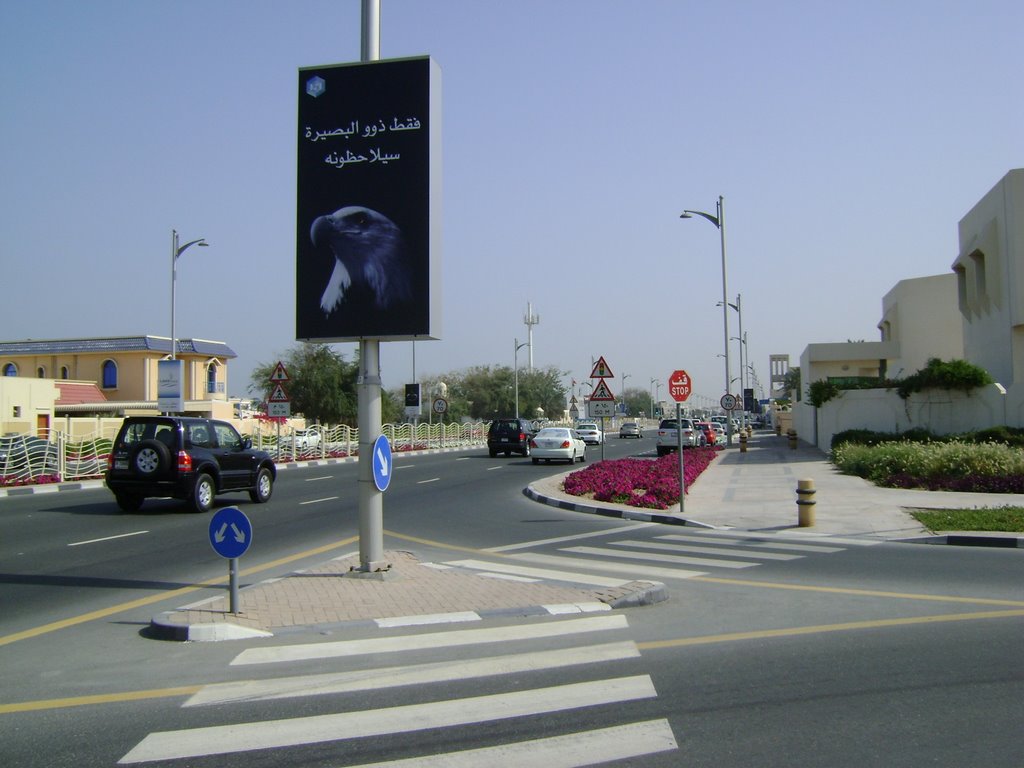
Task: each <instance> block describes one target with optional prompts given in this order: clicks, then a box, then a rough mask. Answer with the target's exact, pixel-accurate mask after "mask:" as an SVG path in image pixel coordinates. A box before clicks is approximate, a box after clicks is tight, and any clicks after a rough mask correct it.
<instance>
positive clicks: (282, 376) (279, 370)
mask: <svg viewBox="0 0 1024 768" xmlns="http://www.w3.org/2000/svg"><path fill="white" fill-rule="evenodd" d="M270 380H271V381H288V371H286V370H285V369H284V363H278V364H277V367H276V368H274V372H273V373H272V374H270Z"/></svg>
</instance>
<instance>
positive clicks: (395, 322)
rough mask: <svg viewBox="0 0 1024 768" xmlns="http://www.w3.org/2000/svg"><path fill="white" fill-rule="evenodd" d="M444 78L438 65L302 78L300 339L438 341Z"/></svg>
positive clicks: (391, 64) (302, 73)
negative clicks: (442, 81)
mask: <svg viewBox="0 0 1024 768" xmlns="http://www.w3.org/2000/svg"><path fill="white" fill-rule="evenodd" d="M440 80H441V76H440V69H439V68H438V66H437V64H436V63H435V62H434V61H432V60H431V59H430V58H429V57H420V58H413V59H394V60H386V61H373V62H365V63H359V64H337V65H331V66H323V67H305V68H303V69H300V70H299V120H298V189H297V215H298V218H297V224H296V247H295V337H296V339H298V340H301V341H358V340H360V339H371V340H373V339H377V340H392V341H398V340H408V339H428V338H439V336H440V324H441V283H440V279H441V247H440V243H441V173H440V168H441V106H440V105H441V86H440Z"/></svg>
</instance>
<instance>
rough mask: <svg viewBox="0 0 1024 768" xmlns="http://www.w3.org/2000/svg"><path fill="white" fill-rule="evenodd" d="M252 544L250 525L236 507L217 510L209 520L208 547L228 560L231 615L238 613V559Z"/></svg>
mask: <svg viewBox="0 0 1024 768" xmlns="http://www.w3.org/2000/svg"><path fill="white" fill-rule="evenodd" d="M251 544H252V523H250V522H249V518H248V517H246V516H245V513H244V512H242V510H240V509H239V508H238V507H224V508H223V509H218V510H217V513H216V514H215V515H214V516H213V518H212V519H211V520H210V545H211V546H212V547H213V551H214V552H216V553H217V554H218V555H220V556H221V557H225V558H227V560H228V584H229V589H230V592H231V613H234V614H237V613H238V558H240V557H241V556H242V555H244V554H245V553H246V551H247V550H248V549H249V545H251Z"/></svg>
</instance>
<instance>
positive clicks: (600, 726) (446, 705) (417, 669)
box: [119, 614, 678, 768]
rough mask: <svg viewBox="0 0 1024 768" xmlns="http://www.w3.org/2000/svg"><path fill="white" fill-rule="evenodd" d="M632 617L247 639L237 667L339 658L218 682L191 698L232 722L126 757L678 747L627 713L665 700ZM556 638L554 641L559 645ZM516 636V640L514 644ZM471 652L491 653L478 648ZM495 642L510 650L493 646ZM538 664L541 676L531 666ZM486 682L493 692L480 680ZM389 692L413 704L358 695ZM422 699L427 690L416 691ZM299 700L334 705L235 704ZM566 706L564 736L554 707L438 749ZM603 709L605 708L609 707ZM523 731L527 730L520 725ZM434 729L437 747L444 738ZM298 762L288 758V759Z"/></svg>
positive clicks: (598, 757) (170, 735) (565, 760)
mask: <svg viewBox="0 0 1024 768" xmlns="http://www.w3.org/2000/svg"><path fill="white" fill-rule="evenodd" d="M628 628H629V624H628V621H627V619H626V617H625V616H622V615H615V614H602V615H600V616H586V617H582V618H568V619H562V618H560V619H548V620H541V621H536V622H532V623H525V624H524V623H516V624H513V625H508V626H491V627H483V628H474V629H458V630H448V631H443V632H429V633H420V634H409V635H403V636H387V637H375V638H370V639H357V640H341V641H327V642H319V643H309V644H300V645H282V646H271V647H262V646H260V647H253V648H249V649H246V650H244V651H243V652H241V653H240V654H238V655H237V656H236V657H235V658H234V659H233V660H232V662H231V666H232V667H239V668H245V669H254V670H256V669H261V670H268V669H269V670H275V669H278V668H280V667H276V666H273V665H287V667H288V669H292V668H294V667H295V666H296V665H301V664H302V662H315V663H316V664H317V665H318V668H322V667H323V665H325V664H332V663H333V664H336V665H338V666H339V667H340V669H338V670H336V671H327V672H324V671H321V672H319V673H317V674H300V675H287V676H279V677H268V678H263V679H253V680H245V681H236V682H226V683H216V684H211V685H207V686H205V687H203V688H202V689H201V690H199V691H198V692H196V693H195V694H194V695H192V697H191V698H190V699H188V700H187V701H185V702H184V703H183V705H182V707H183V708H206V709H208V710H209V711H211V712H212V713H213V715H212V717H216V718H218V719H222V720H224V721H225V722H224V723H223V724H210V725H204V726H202V727H197V728H187V729H179V730H168V731H157V732H153V733H150V734H148V735H147V736H145V737H144V738H143V739H142V740H141V741H140V742H139V743H138V744H136V746H135V747H133V748H132V749H131V750H130V751H129V752H128V753H126V754H125V755H124V757H122V758H121V760H120V761H119V764H120V765H134V764H140V763H149V762H155V761H176V760H181V761H189V760H194V759H198V758H201V757H207V756H217V755H231V754H237V753H244V752H251V751H254V750H271V749H273V750H286V749H299V748H301V747H304V746H306V745H324V744H331V745H333V746H334V749H333V750H332V754H331V757H330V762H329V763H328V764H329V765H331V766H338V767H339V768H340V766H344V765H351V763H348V762H345V756H346V754H349V753H350V752H351V753H352V754H357V753H358V754H360V755H363V756H365V755H366V753H367V742H366V741H365V740H373V741H372V742H371V744H372V746H371V747H370V751H373V750H377V749H379V750H380V752H381V755H382V756H383V757H384V758H385V759H386V758H387V757H388V754H387V753H388V748H389V744H390V741H391V740H392V739H394V738H397V737H400V736H401V735H403V734H406V735H410V734H411V735H412V737H413V738H415V739H416V741H415V747H416V749H417V750H418V751H420V752H421V753H422V754H421V755H418V756H416V757H412V758H409V757H405V756H403V759H401V761H400V763H401V765H403V766H407V767H408V768H412V767H414V766H416V767H419V766H423V767H426V766H455V767H456V768H459V767H460V766H479V765H481V764H485V763H484V761H487V760H489V761H492V762H493V763H495V764H498V765H517V766H544V768H551V767H552V766H554V767H555V768H557V767H558V766H564V768H572V767H574V766H586V765H595V764H598V763H604V762H607V761H610V760H615V759H629V758H638V757H642V756H645V755H652V754H656V753H661V752H669V751H673V750H676V749H677V748H678V745H677V743H676V740H675V736H674V734H673V731H672V728H671V725H670V724H669V722H668V720H667V719H665V718H654V719H651V718H649V717H647V718H645V717H643V716H642V715H641V714H639V713H638V714H636V715H634V716H633V717H630V710H629V705H630V704H631V703H638V702H643V701H649V700H652V699H656V698H657V695H658V694H657V691H656V690H655V687H654V682H653V680H652V679H651V677H650V676H649V675H647V674H643V673H642V672H640V671H638V670H637V668H636V666H635V665H636V663H637V660H638V659H639V658H640V651H639V649H638V648H637V646H636V644H635V643H634V642H633V641H632V640H630V639H623V637H622V634H623V632H624V631H625V630H628ZM552 642H554V643H555V644H556V645H555V647H551V644H552ZM524 643H525V644H526V646H525V647H524V645H523V644H524ZM531 645H543V646H544V647H543V648H542V649H539V648H536V647H530V646H531ZM502 646H506V647H505V648H503V647H502ZM510 647H514V648H515V649H516V650H515V651H514V652H507V651H508V650H510ZM470 649H477V652H480V653H482V654H483V655H480V656H479V657H472V655H470V656H469V657H467V653H468V652H469V651H470ZM491 649H493V650H496V651H506V652H498V653H491V652H490V651H491ZM423 651H431V652H433V654H437V653H438V652H441V653H443V655H444V656H445V658H444V659H442V660H430V661H418V660H414V659H412V658H409V659H408V660H407V662H406V663H404V664H403V663H396V664H386V663H385V664H383V665H382V666H375V667H372V668H369V669H364V668H350V665H351V664H352V661H353V659H355V658H356V657H364V658H366V657H372V661H373V662H374V663H377V662H378V661H379V660H382V659H392V658H393V659H395V660H396V661H399V662H400V661H401V660H402V658H403V655H407V654H410V653H417V652H423ZM614 665H618V666H614ZM554 672H560V673H561V674H562V675H565V674H570V675H572V676H573V679H572V680H571V681H569V682H563V683H561V684H553V679H551V678H549V677H548V675H549V674H551V673H554ZM531 673H539V675H538V677H536V678H529V677H524V675H529V674H531ZM577 678H581V679H577ZM529 680H536V681H537V683H536V687H525V686H526V685H529V683H528V682H524V681H529ZM484 682H487V686H486V687H487V691H488V692H478V691H477V690H475V688H476V686H481V685H483V684H484ZM453 683H465V684H468V687H467V690H468V691H469V693H468V695H465V696H462V697H455V698H443V699H441V700H437V699H436V698H434V697H435V696H436V695H437V694H436V691H438V690H440V691H445V690H448V686H450V685H451V684H453ZM495 688H497V690H495ZM386 690H396V691H399V692H403V698H402V700H403V702H404V703H402V704H400V705H398V706H390V707H371V708H364V707H362V706H360V703H361V702H363V701H365V700H366V699H365V696H360V694H366V693H367V692H374V693H375V694H377V695H378V696H379V695H380V693H381V691H386ZM413 696H415V697H418V698H420V699H422V700H421V701H409V697H413ZM293 699H301V700H302V701H303V705H302V709H304V710H305V709H308V708H309V706H308V703H309V702H311V701H313V700H318V701H321V702H323V706H324V708H326V709H327V710H328V711H326V712H322V713H320V714H314V715H310V716H305V717H287V718H278V719H265V720H251V721H243V722H238V719H239V716H238V714H237V713H238V712H244V711H245V708H246V707H248V706H250V705H253V704H254V703H257V702H268V701H276V700H293ZM609 705H612V706H614V707H615V709H614V713H615V714H614V717H615V719H616V722H614V723H612V724H609V723H607V722H595V723H594V727H590V728H584V729H580V728H579V725H580V723H584V722H587V721H588V712H593V711H595V708H598V707H602V706H605V707H607V706H609ZM335 710H337V711H335ZM260 711H263V710H260ZM559 713H567V714H568V715H570V716H568V717H566V719H565V720H564V722H565V724H566V725H565V728H564V730H566V732H565V733H557V734H556V735H554V736H552V735H549V734H550V733H551V731H553V730H555V729H553V728H551V727H550V725H551V723H550V721H549V720H548V719H547V718H545V719H544V720H543V725H542V726H541V725H536V721H533V722H534V724H533V725H529V724H527V725H523V726H519V725H516V727H515V733H516V738H515V740H514V741H513V742H512V743H497V744H487V745H484V746H476V747H475V748H471V749H466V750H455V751H443V750H442V751H441V752H439V749H438V747H439V746H440V745H447V744H448V743H450V742H451V741H455V740H457V737H455V736H453V735H452V734H451V732H450V730H447V729H454V728H459V727H470V726H474V725H480V724H488V723H497V722H509V721H518V720H520V719H522V720H524V721H526V719H527V718H530V717H536V716H538V715H540V716H557V715H558V714H559ZM603 716H604V717H607V716H608V715H607V711H606V712H605V714H604V715H603ZM594 719H599V718H594ZM530 728H538V729H541V730H543V731H544V734H543V737H539V738H528V735H529V734H528V731H529V729H530ZM521 731H526V732H527V733H525V734H523V735H522V736H521V735H520V732H521ZM438 734H440V735H438ZM523 736H526V737H525V738H524V737H523ZM359 740H364V741H362V742H360V741H359ZM437 740H439V741H438V743H437V744H435V743H433V742H434V741H437ZM355 744H358V745H359V748H358V749H356V748H354V747H353V748H352V749H351V750H350V749H349V747H350V745H355ZM287 759H288V758H287V756H284V757H283V758H282V763H284V762H285V761H286V760H287ZM299 759H300V760H301V758H299ZM183 764H188V763H187V762H186V763H183ZM302 764H306V763H302ZM374 764H375V765H377V764H378V763H374ZM386 764H388V765H390V764H391V763H386Z"/></svg>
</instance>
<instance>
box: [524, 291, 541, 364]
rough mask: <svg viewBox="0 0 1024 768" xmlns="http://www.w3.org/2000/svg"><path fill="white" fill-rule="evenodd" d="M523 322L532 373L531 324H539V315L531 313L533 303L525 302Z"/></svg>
mask: <svg viewBox="0 0 1024 768" xmlns="http://www.w3.org/2000/svg"><path fill="white" fill-rule="evenodd" d="M523 322H524V323H526V344H527V346H529V347H530V363H529V371H530V373H533V326H535V325H540V315H535V314H533V304H531V303H530V302H526V314H525V315H523Z"/></svg>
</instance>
